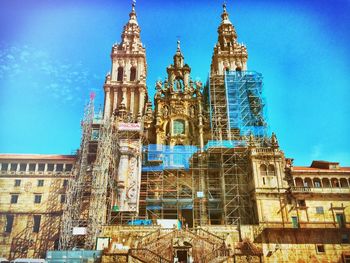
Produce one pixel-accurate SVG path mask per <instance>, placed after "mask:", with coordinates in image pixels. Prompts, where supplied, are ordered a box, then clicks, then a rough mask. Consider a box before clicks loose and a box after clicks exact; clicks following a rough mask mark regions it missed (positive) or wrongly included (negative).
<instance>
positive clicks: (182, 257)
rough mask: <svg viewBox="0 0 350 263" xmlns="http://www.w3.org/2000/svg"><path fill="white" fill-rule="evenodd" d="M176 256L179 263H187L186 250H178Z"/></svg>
mask: <svg viewBox="0 0 350 263" xmlns="http://www.w3.org/2000/svg"><path fill="white" fill-rule="evenodd" d="M176 256H177V260H178V262H179V263H187V250H178V251H177V253H176Z"/></svg>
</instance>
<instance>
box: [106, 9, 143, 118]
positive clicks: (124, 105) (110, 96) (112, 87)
mask: <svg viewBox="0 0 350 263" xmlns="http://www.w3.org/2000/svg"><path fill="white" fill-rule="evenodd" d="M140 32H141V29H140V27H139V25H138V22H137V17H136V11H135V3H133V4H132V9H131V12H130V14H129V21H128V22H127V23H126V25H125V26H124V29H123V33H122V35H121V43H116V44H114V45H113V46H112V52H111V59H112V68H111V72H110V73H108V74H107V76H106V79H105V84H104V91H105V104H104V105H105V106H104V118H110V117H111V116H112V115H113V114H114V115H116V116H119V115H120V116H121V117H122V118H123V120H124V121H127V122H140V121H141V117H142V116H143V114H144V107H145V101H146V100H147V89H146V76H147V64H146V50H145V47H144V46H143V44H142V42H141V39H140Z"/></svg>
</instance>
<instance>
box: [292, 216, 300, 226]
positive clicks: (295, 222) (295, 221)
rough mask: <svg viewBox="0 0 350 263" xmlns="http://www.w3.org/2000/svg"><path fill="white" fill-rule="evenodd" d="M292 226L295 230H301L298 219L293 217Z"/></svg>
mask: <svg viewBox="0 0 350 263" xmlns="http://www.w3.org/2000/svg"><path fill="white" fill-rule="evenodd" d="M292 225H293V228H299V222H298V217H296V216H292Z"/></svg>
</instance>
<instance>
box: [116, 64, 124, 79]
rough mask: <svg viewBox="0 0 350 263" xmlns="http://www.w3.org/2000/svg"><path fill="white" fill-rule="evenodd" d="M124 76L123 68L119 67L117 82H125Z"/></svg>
mask: <svg viewBox="0 0 350 263" xmlns="http://www.w3.org/2000/svg"><path fill="white" fill-rule="evenodd" d="M123 74H124V70H123V67H119V68H118V76H117V81H123Z"/></svg>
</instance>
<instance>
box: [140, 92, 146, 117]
mask: <svg viewBox="0 0 350 263" xmlns="http://www.w3.org/2000/svg"><path fill="white" fill-rule="evenodd" d="M139 94H140V95H139V115H140V116H142V114H143V108H144V104H145V88H144V87H140V88H139Z"/></svg>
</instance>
